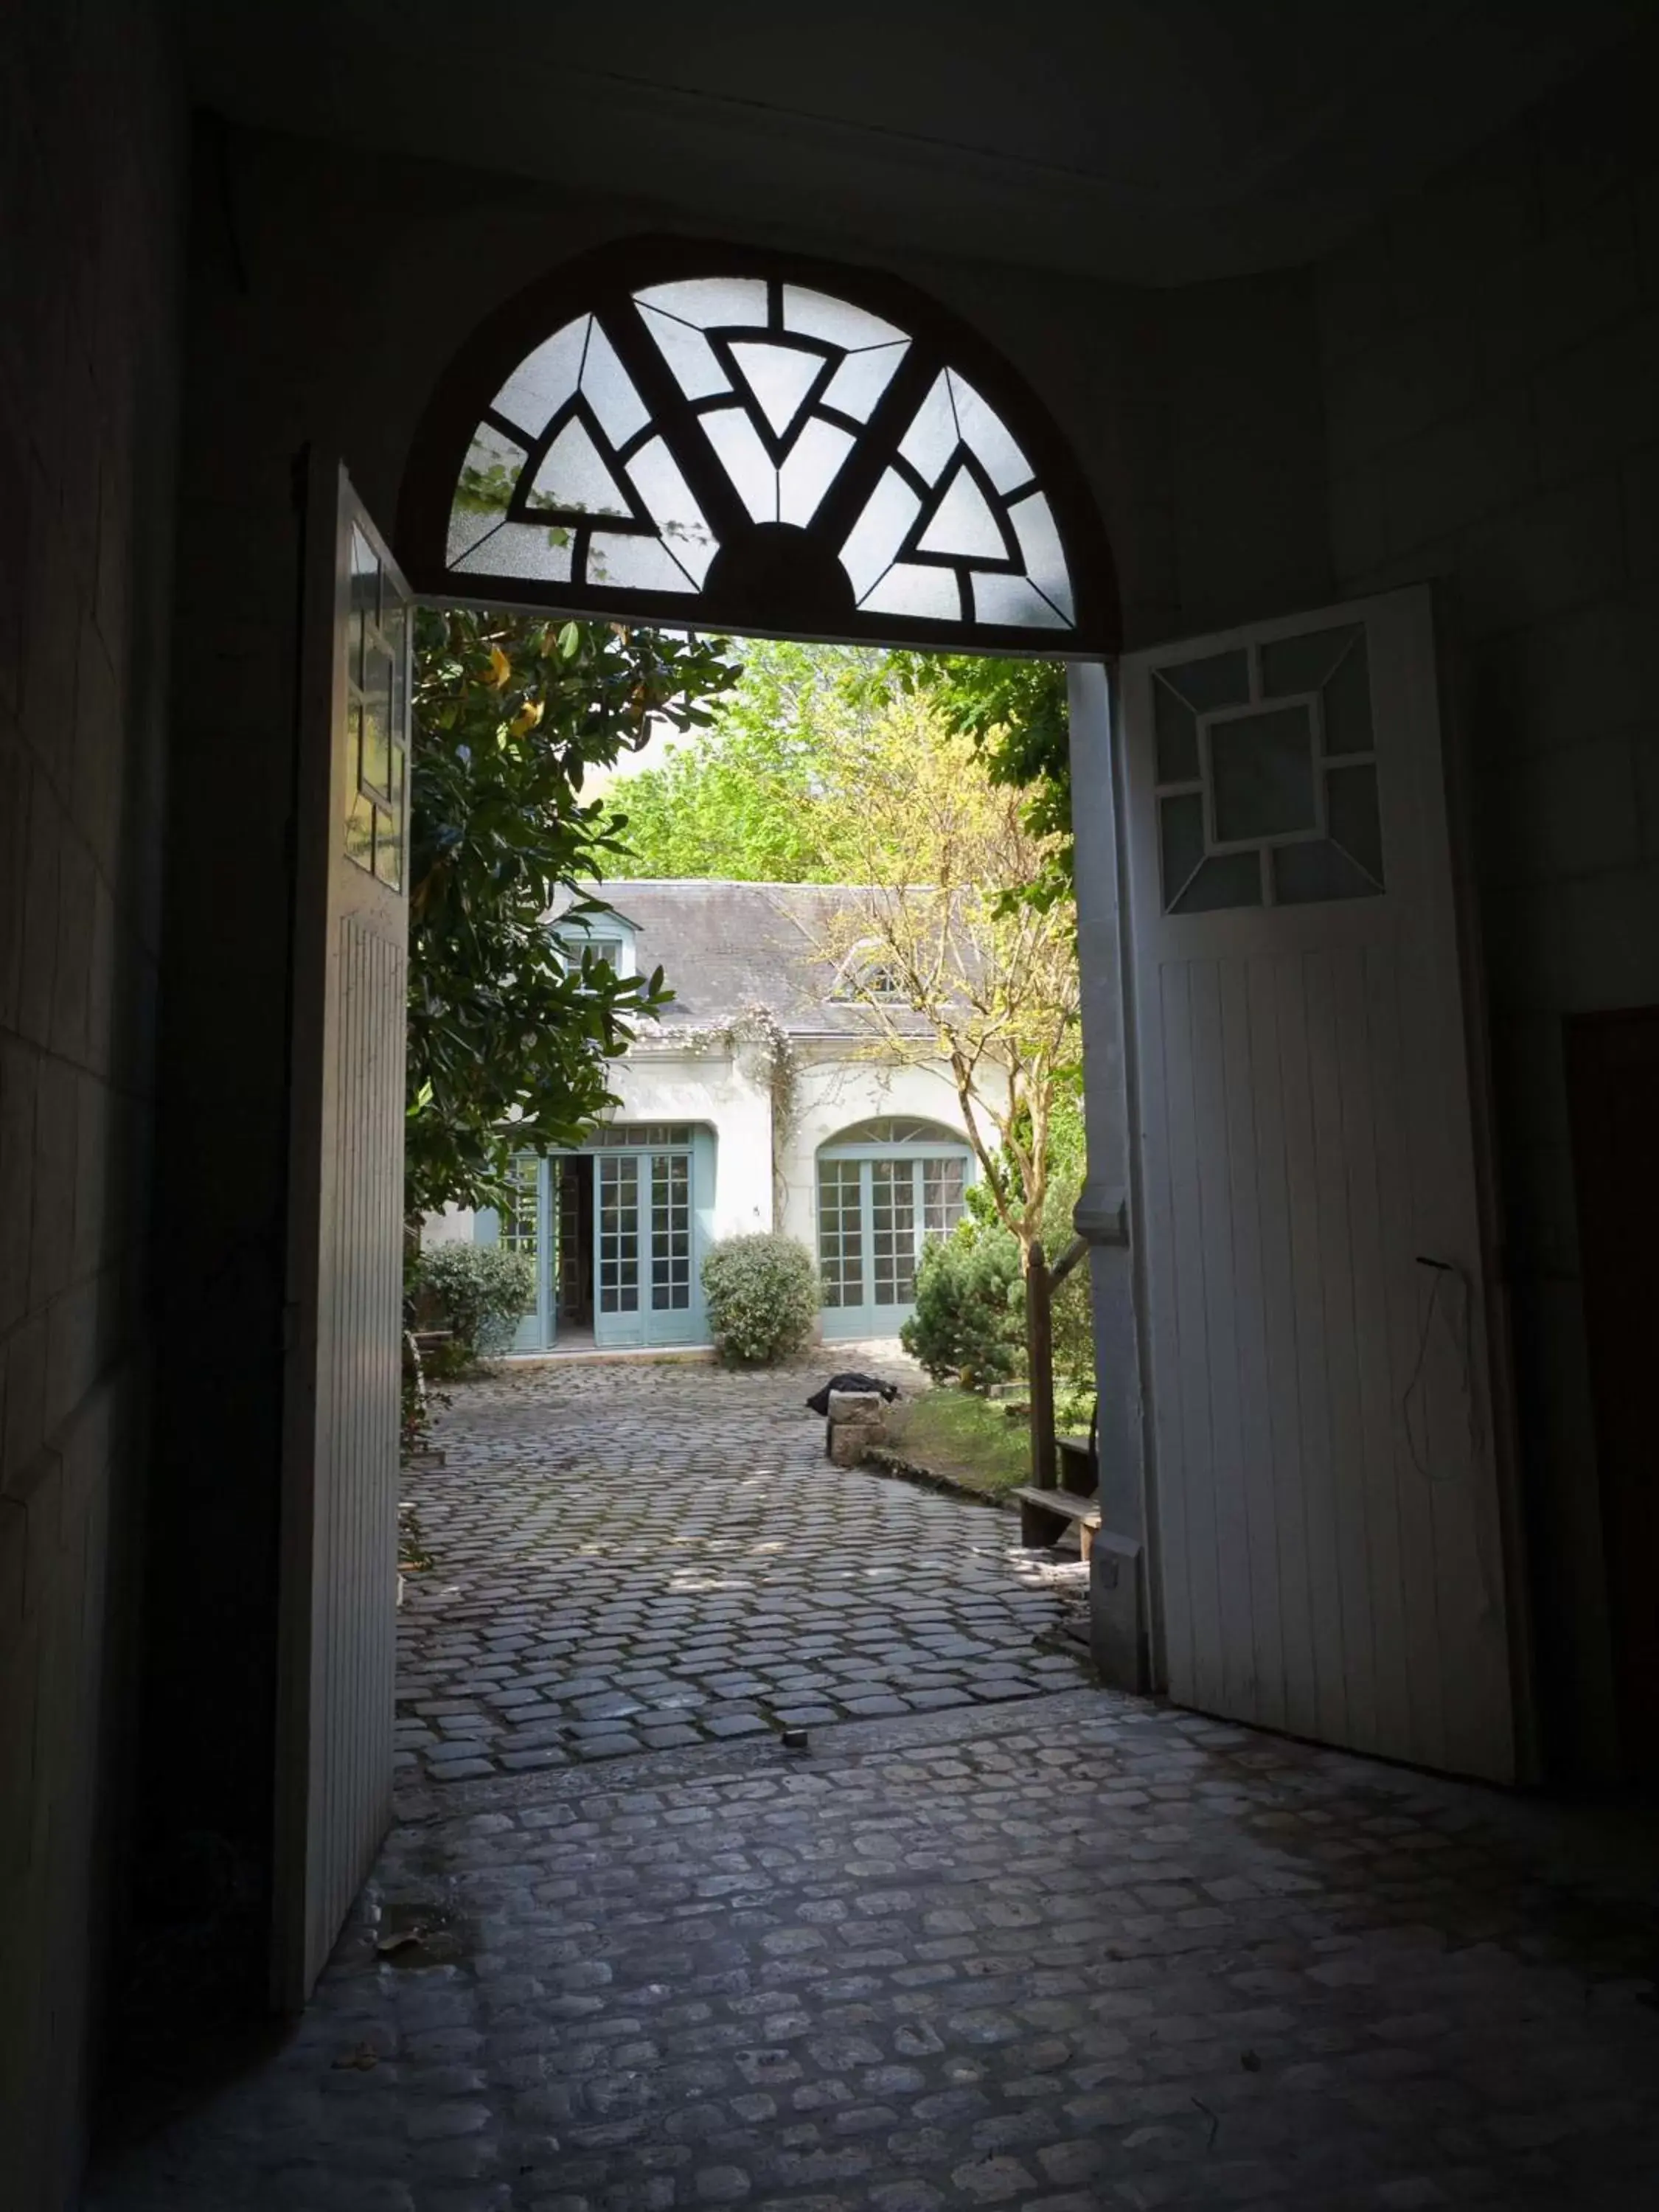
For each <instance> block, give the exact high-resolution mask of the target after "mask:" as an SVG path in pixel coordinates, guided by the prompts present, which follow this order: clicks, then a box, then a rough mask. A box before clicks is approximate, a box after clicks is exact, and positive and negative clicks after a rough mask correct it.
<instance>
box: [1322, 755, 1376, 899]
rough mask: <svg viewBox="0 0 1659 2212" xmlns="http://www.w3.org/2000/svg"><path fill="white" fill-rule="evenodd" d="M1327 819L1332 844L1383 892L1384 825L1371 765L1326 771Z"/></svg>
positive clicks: (1368, 762)
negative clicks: (1339, 848) (1361, 869)
mask: <svg viewBox="0 0 1659 2212" xmlns="http://www.w3.org/2000/svg"><path fill="white" fill-rule="evenodd" d="M1325 818H1326V820H1327V822H1328V824H1329V827H1330V832H1331V841H1332V842H1333V843H1334V844H1337V845H1340V847H1341V848H1342V850H1343V851H1344V852H1345V853H1346V854H1347V855H1348V856H1349V858H1350V859H1351V860H1357V861H1358V864H1359V866H1361V867H1362V868H1363V869H1364V871H1365V873H1366V874H1367V875H1368V876H1370V878H1371V880H1372V881H1373V882H1374V883H1375V884H1376V887H1377V889H1378V890H1382V888H1383V823H1382V818H1381V817H1380V815H1379V813H1378V811H1377V804H1376V768H1375V766H1374V765H1373V764H1372V763H1370V761H1362V762H1358V763H1356V764H1355V765H1354V766H1353V767H1352V768H1333V769H1327V770H1326V771H1325Z"/></svg>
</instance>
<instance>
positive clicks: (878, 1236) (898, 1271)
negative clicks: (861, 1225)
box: [870, 1160, 916, 1306]
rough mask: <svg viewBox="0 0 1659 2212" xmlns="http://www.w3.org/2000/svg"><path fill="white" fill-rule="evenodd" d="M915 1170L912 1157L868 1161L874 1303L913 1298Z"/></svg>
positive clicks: (889, 1303)
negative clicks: (874, 1289)
mask: <svg viewBox="0 0 1659 2212" xmlns="http://www.w3.org/2000/svg"><path fill="white" fill-rule="evenodd" d="M915 1170H916V1163H915V1161H914V1160H873V1161H872V1163H871V1165H870V1244H871V1253H872V1258H873V1260H874V1262H875V1278H876V1304H878V1306H908V1305H912V1304H915V1295H916V1182H915Z"/></svg>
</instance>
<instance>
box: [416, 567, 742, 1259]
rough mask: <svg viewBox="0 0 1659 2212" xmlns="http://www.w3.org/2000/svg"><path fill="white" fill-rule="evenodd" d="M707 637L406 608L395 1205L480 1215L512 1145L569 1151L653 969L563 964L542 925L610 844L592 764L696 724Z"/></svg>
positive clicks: (572, 896) (646, 1009)
mask: <svg viewBox="0 0 1659 2212" xmlns="http://www.w3.org/2000/svg"><path fill="white" fill-rule="evenodd" d="M735 673H736V671H735V669H734V668H733V666H732V663H731V661H730V660H729V659H727V657H726V648H725V647H724V644H723V642H722V641H718V640H716V641H710V640H708V639H704V638H686V637H681V636H677V635H674V634H672V633H671V632H665V631H650V630H629V629H623V628H621V627H620V626H618V625H616V624H612V623H598V622H580V623H578V622H568V623H559V622H548V621H543V620H541V619H539V618H538V617H533V616H526V615H495V614H488V613H480V612H477V611H469V610H461V611H453V612H449V613H444V614H439V613H435V612H432V611H422V613H421V614H420V616H419V617H418V626H417V629H416V673H415V724H416V731H415V756H414V762H415V764H414V780H413V784H412V796H413V805H412V809H411V813H412V821H411V827H410V897H409V1078H408V1103H407V1125H406V1126H407V1155H406V1157H407V1161H408V1166H407V1172H406V1176H405V1208H406V1211H407V1212H408V1213H409V1214H410V1216H411V1217H412V1216H415V1215H417V1214H420V1213H422V1212H430V1211H433V1210H435V1209H436V1208H437V1207H439V1206H443V1205H444V1204H446V1203H447V1202H449V1203H454V1204H459V1205H471V1206H489V1205H496V1204H500V1203H501V1202H502V1201H503V1200H504V1199H505V1198H506V1197H507V1194H508V1182H507V1178H508V1173H509V1168H510V1163H511V1159H512V1155H513V1153H514V1152H520V1151H532V1152H545V1151H549V1150H551V1149H553V1148H555V1147H556V1146H562V1145H574V1144H578V1143H580V1140H581V1138H582V1137H583V1135H584V1134H585V1133H586V1130H587V1129H588V1128H589V1127H591V1126H592V1122H593V1121H594V1119H595V1118H596V1116H597V1115H599V1114H600V1113H601V1112H602V1111H603V1110H604V1109H605V1107H606V1106H608V1105H611V1104H612V1103H615V1102H614V1100H613V1099H612V1097H611V1089H610V1085H609V1081H608V1077H609V1073H610V1068H611V1062H612V1061H613V1060H615V1059H617V1057H618V1055H619V1054H622V1053H623V1052H625V1051H626V1050H627V1048H628V1046H629V1042H630V1040H631V1037H632V1034H633V1030H632V1024H633V1023H634V1022H635V1020H636V1019H637V1018H639V1017H641V1015H647V1014H651V1013H653V1012H655V1010H656V1009H657V1008H658V1007H659V1006H661V1005H662V1004H663V1002H664V999H665V995H667V994H665V987H664V982H663V977H662V973H661V970H660V969H659V970H658V971H657V973H656V974H655V975H650V976H627V977H622V976H617V975H613V974H612V973H611V969H610V968H609V967H607V966H605V965H603V964H602V963H595V962H594V961H592V959H591V958H585V959H584V960H583V961H582V962H580V963H573V962H572V961H571V960H570V958H569V957H568V955H567V954H566V953H565V952H564V951H562V949H561V947H560V945H558V943H557V942H556V939H555V938H554V936H553V934H552V932H551V930H550V927H549V923H548V917H549V913H550V908H552V907H553V906H554V904H555V902H556V901H557V900H558V899H559V898H560V897H561V896H564V897H566V898H568V899H569V900H571V901H572V902H574V903H573V905H572V907H571V908H570V910H571V911H573V912H574V913H575V914H577V915H584V914H586V915H594V914H597V913H601V912H606V911H609V909H608V908H605V907H603V906H602V905H601V904H600V902H598V901H597V900H595V899H593V898H592V896H585V895H584V894H583V892H582V890H581V888H580V887H581V886H582V885H584V884H591V883H592V881H593V880H594V879H595V878H598V877H600V876H603V875H604V874H605V872H606V867H607V863H608V862H609V861H610V860H611V858H612V857H613V855H614V853H615V848H616V840H615V836H614V834H613V833H612V831H611V827H610V817H608V815H607V813H606V811H605V807H604V805H603V804H602V803H600V802H598V801H591V800H590V801H585V800H584V799H583V798H582V796H581V789H582V783H583V780H584V778H585V776H586V773H587V771H588V769H590V768H595V767H603V766H609V765H610V764H611V763H613V762H614V761H615V760H616V759H617V757H618V755H619V754H621V753H622V752H623V751H624V750H628V749H629V748H630V747H635V746H638V745H639V744H642V743H643V742H644V740H645V739H646V738H647V736H648V735H649V734H650V733H651V732H652V731H653V728H658V727H660V726H661V725H662V723H663V722H664V721H665V720H666V721H667V722H668V723H669V724H671V726H674V727H676V728H679V729H686V728H689V727H691V726H694V725H697V724H701V723H704V722H706V721H707V720H708V719H709V716H708V703H707V702H708V701H709V699H710V698H712V697H713V696H715V695H717V694H719V693H720V692H721V691H723V690H726V688H727V687H728V686H729V685H730V684H731V682H732V678H733V676H734V674H735Z"/></svg>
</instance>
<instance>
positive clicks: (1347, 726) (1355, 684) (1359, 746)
mask: <svg viewBox="0 0 1659 2212" xmlns="http://www.w3.org/2000/svg"><path fill="white" fill-rule="evenodd" d="M1375 744H1376V731H1375V729H1374V728H1373V726H1372V723H1371V664H1370V654H1369V653H1368V652H1367V651H1366V648H1365V633H1364V630H1363V629H1362V630H1360V631H1359V632H1358V635H1356V636H1355V638H1354V641H1353V643H1352V646H1350V647H1349V648H1348V650H1347V652H1346V653H1344V654H1343V656H1342V658H1341V659H1340V661H1338V663H1337V665H1336V666H1335V668H1334V670H1333V671H1332V672H1331V675H1330V678H1329V680H1328V682H1327V684H1326V685H1325V750H1326V751H1327V752H1328V753H1368V752H1370V750H1371V749H1372V747H1373V746H1374V745H1375Z"/></svg>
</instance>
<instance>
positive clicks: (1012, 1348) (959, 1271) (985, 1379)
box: [899, 1213, 1025, 1391]
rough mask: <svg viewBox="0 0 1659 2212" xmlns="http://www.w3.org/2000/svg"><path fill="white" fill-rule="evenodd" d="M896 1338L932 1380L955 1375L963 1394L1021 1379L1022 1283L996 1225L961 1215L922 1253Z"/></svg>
mask: <svg viewBox="0 0 1659 2212" xmlns="http://www.w3.org/2000/svg"><path fill="white" fill-rule="evenodd" d="M899 1340H900V1342H901V1343H902V1345H903V1346H904V1348H905V1350H906V1351H907V1352H908V1353H909V1354H910V1356H911V1358H913V1359H919V1360H920V1361H921V1364H922V1365H923V1366H924V1367H925V1368H926V1369H927V1372H928V1373H929V1374H930V1375H931V1376H933V1377H934V1379H935V1380H936V1381H940V1380H943V1379H944V1377H945V1376H956V1377H957V1380H958V1381H959V1382H960V1383H962V1385H963V1389H969V1390H977V1391H985V1390H988V1389H990V1387H991V1385H992V1384H993V1383H1006V1382H1010V1381H1011V1380H1012V1378H1013V1377H1014V1376H1016V1375H1019V1374H1022V1373H1024V1367H1025V1284H1024V1277H1023V1276H1022V1275H1021V1273H1020V1266H1019V1247H1018V1244H1017V1243H1015V1241H1014V1239H1013V1237H1012V1236H1011V1235H1010V1234H1009V1232H1008V1231H1007V1230H1006V1229H1005V1228H1004V1227H1003V1225H1002V1224H1001V1223H1000V1221H997V1220H995V1219H994V1218H986V1217H985V1216H984V1215H983V1214H981V1215H980V1216H978V1217H975V1215H974V1214H973V1213H969V1214H968V1215H966V1216H965V1217H964V1218H963V1220H962V1221H961V1222H960V1223H959V1224H958V1225H957V1229H956V1231H955V1233H954V1234H953V1235H951V1236H950V1237H945V1238H943V1239H942V1240H941V1241H940V1242H939V1243H937V1244H930V1245H929V1246H928V1247H927V1250H926V1251H925V1252H924V1253H923V1254H922V1256H921V1267H920V1268H919V1269H918V1271H917V1274H916V1310H915V1313H914V1314H912V1315H911V1316H910V1318H909V1320H908V1321H907V1322H905V1324H904V1326H903V1328H902V1329H901V1330H900V1331H899Z"/></svg>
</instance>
